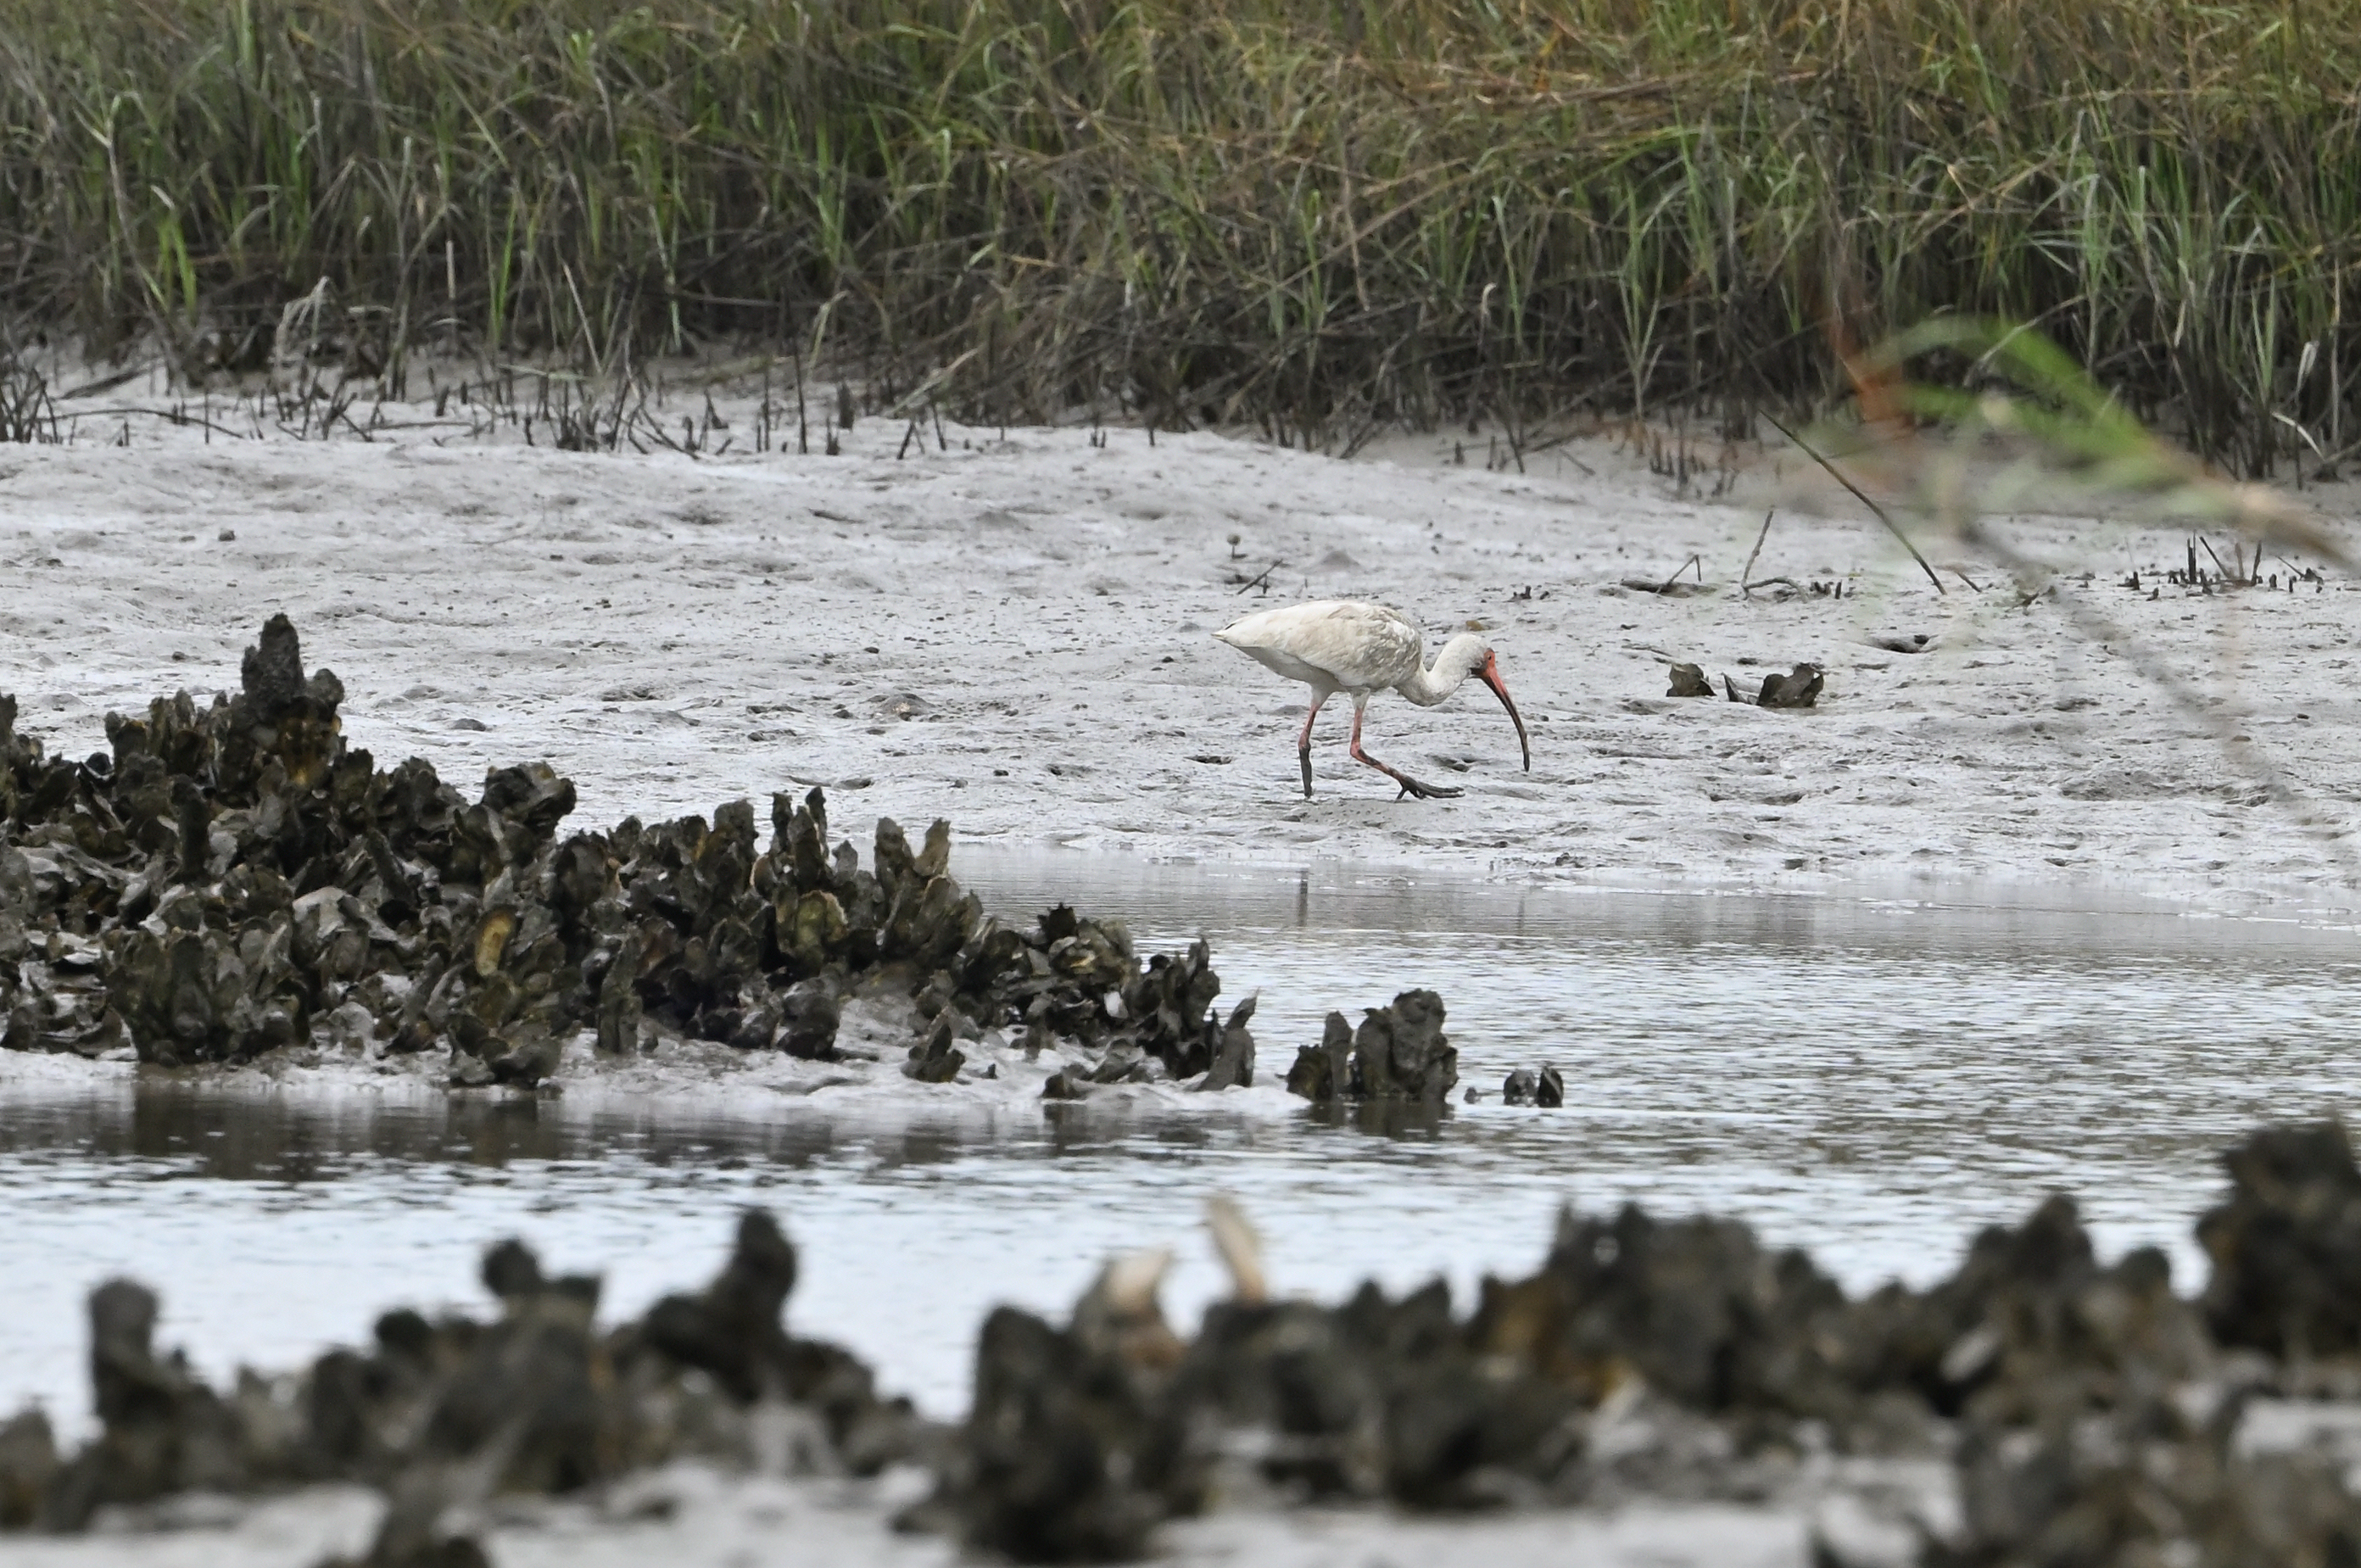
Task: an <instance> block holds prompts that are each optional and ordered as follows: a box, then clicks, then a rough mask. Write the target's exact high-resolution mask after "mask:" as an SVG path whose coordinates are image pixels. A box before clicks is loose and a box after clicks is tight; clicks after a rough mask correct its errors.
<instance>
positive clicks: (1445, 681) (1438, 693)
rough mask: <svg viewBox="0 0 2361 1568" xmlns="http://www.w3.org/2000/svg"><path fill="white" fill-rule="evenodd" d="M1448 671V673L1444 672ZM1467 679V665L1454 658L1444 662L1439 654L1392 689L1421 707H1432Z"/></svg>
mask: <svg viewBox="0 0 2361 1568" xmlns="http://www.w3.org/2000/svg"><path fill="white" fill-rule="evenodd" d="M1445 672H1448V673H1445ZM1466 679H1467V667H1466V665H1465V664H1462V663H1458V662H1457V661H1456V660H1454V661H1451V662H1450V663H1447V664H1446V663H1445V662H1444V658H1443V656H1442V655H1441V654H1437V655H1435V660H1434V663H1432V664H1430V665H1428V666H1427V667H1426V668H1425V669H1423V670H1421V671H1420V672H1419V673H1418V674H1414V675H1412V676H1411V678H1410V679H1408V680H1406V681H1404V682H1403V683H1402V684H1401V685H1398V686H1396V687H1395V688H1394V690H1396V691H1398V692H1400V693H1401V694H1402V696H1406V697H1408V698H1410V700H1411V701H1412V702H1414V703H1416V704H1418V705H1419V707H1433V706H1434V705H1435V704H1436V703H1439V702H1441V701H1442V700H1443V699H1444V698H1445V697H1447V696H1450V695H1451V694H1452V693H1453V692H1455V691H1457V690H1458V689H1459V687H1460V685H1462V684H1463V683H1464V682H1465V681H1466Z"/></svg>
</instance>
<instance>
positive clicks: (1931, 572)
mask: <svg viewBox="0 0 2361 1568" xmlns="http://www.w3.org/2000/svg"><path fill="white" fill-rule="evenodd" d="M1763 422H1764V423H1766V424H1768V425H1770V427H1771V428H1772V429H1773V430H1775V431H1777V432H1778V433H1780V434H1782V435H1784V436H1785V437H1786V438H1787V439H1788V440H1789V441H1791V442H1793V443H1795V445H1796V446H1797V447H1798V448H1800V449H1801V450H1802V452H1803V454H1804V455H1806V457H1809V458H1810V459H1811V460H1812V461H1813V462H1815V463H1817V464H1818V465H1819V466H1821V467H1822V468H1824V469H1826V470H1827V471H1828V477H1830V478H1832V479H1834V480H1835V481H1836V482H1837V483H1838V484H1839V485H1842V486H1843V487H1844V488H1846V489H1848V490H1850V491H1851V492H1852V493H1853V497H1854V499H1857V500H1859V501H1860V502H1861V505H1863V506H1865V507H1867V508H1868V509H1869V510H1871V511H1872V512H1874V513H1876V514H1877V521H1880V522H1882V523H1883V524H1885V531H1886V532H1888V533H1891V534H1892V535H1894V538H1896V539H1898V540H1900V541H1901V542H1902V548H1904V549H1905V550H1907V551H1909V552H1910V558H1911V559H1912V560H1913V561H1916V562H1917V563H1918V569H1919V570H1920V571H1922V572H1924V573H1926V574H1927V581H1928V582H1930V583H1932V584H1934V585H1935V591H1936V592H1937V593H1938V594H1939V593H1944V592H1946V591H1947V590H1946V589H1945V588H1944V587H1943V579H1942V578H1940V577H1938V576H1936V575H1935V568H1934V567H1933V566H1932V565H1928V563H1927V557H1926V556H1924V555H1922V554H1919V553H1918V546H1917V545H1916V544H1914V543H1911V541H1910V536H1909V535H1908V534H1906V533H1905V532H1902V527H1901V525H1900V524H1899V523H1897V522H1895V521H1894V519H1893V517H1892V516H1891V515H1889V514H1888V513H1887V511H1886V510H1885V509H1884V508H1883V507H1882V506H1879V505H1878V504H1877V503H1876V502H1875V501H1873V500H1872V499H1869V492H1868V491H1866V490H1864V489H1862V488H1861V487H1860V486H1859V485H1856V484H1854V483H1853V482H1852V481H1851V480H1850V478H1848V477H1845V473H1844V470H1842V469H1840V468H1839V467H1838V466H1836V465H1835V464H1834V463H1831V462H1829V461H1828V459H1827V458H1826V457H1823V456H1821V455H1820V454H1819V451H1818V449H1817V448H1816V447H1814V446H1813V445H1812V444H1811V443H1810V442H1808V441H1806V440H1805V439H1804V438H1803V437H1802V436H1800V435H1797V434H1796V433H1795V432H1794V431H1792V430H1789V429H1788V428H1787V427H1786V426H1785V425H1784V424H1782V423H1780V422H1779V421H1778V420H1777V419H1775V418H1773V416H1772V415H1770V414H1769V413H1765V414H1763ZM1770 526H1771V520H1770V519H1769V518H1767V517H1766V518H1764V519H1763V527H1764V528H1766V529H1768V528H1769V527H1770ZM1969 586H1970V587H1974V585H1973V584H1970V585H1969Z"/></svg>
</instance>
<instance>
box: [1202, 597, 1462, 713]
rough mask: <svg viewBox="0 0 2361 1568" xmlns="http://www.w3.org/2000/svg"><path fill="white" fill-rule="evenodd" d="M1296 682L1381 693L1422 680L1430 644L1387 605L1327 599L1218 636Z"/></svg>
mask: <svg viewBox="0 0 2361 1568" xmlns="http://www.w3.org/2000/svg"><path fill="white" fill-rule="evenodd" d="M1214 635H1215V636H1217V637H1219V638H1220V639H1221V640H1222V641H1224V642H1227V643H1228V644H1230V646H1232V647H1234V648H1236V649H1238V650H1240V651H1241V652H1246V653H1250V654H1252V655H1254V657H1255V658H1257V659H1258V660H1260V661H1261V662H1262V663H1266V664H1268V665H1269V666H1270V667H1271V668H1273V669H1275V670H1278V671H1279V673H1280V674H1284V675H1288V676H1290V678H1292V679H1295V680H1303V681H1309V680H1313V679H1314V678H1315V675H1321V676H1325V677H1326V680H1327V683H1328V684H1330V685H1334V686H1336V687H1339V688H1341V689H1344V690H1346V691H1378V690H1380V689H1382V688H1384V687H1387V686H1394V685H1400V684H1401V683H1402V682H1404V681H1406V680H1408V679H1410V678H1411V676H1412V675H1414V674H1417V673H1418V671H1419V668H1420V663H1421V658H1422V654H1423V652H1424V651H1425V650H1424V642H1425V640H1424V639H1423V638H1422V637H1421V636H1420V634H1419V630H1418V628H1417V627H1415V626H1413V625H1411V623H1410V622H1409V621H1407V620H1403V619H1402V617H1401V616H1400V615H1398V614H1396V613H1395V612H1394V611H1392V610H1390V609H1387V608H1386V607H1385V606H1383V605H1378V604H1364V603H1362V602H1360V601H1359V600H1357V599H1321V600H1318V601H1315V602H1313V603H1312V604H1297V605H1289V606H1287V607H1286V608H1284V609H1266V610H1263V611H1260V612H1259V613H1257V614H1255V615H1250V616H1247V617H1246V619H1245V620H1241V621H1238V622H1237V623H1236V624H1235V625H1233V626H1226V627H1224V628H1223V629H1222V630H1220V631H1218V632H1216V633H1214Z"/></svg>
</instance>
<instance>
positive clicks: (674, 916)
mask: <svg viewBox="0 0 2361 1568" xmlns="http://www.w3.org/2000/svg"><path fill="white" fill-rule="evenodd" d="M343 696H344V688H343V685H341V683H339V682H338V681H337V679H336V677H335V674H332V673H330V672H329V671H326V670H320V671H316V672H314V673H312V674H309V675H307V674H305V673H304V670H303V667H302V657H301V653H300V650H299V647H298V643H297V639H296V633H295V629H294V628H293V626H291V624H290V623H289V622H288V620H287V618H286V617H284V616H275V617H273V618H272V619H271V620H270V621H269V624H268V625H267V626H265V628H264V629H263V632H262V638H261V641H260V643H259V644H258V646H256V647H254V648H249V649H248V650H247V655H246V662H245V668H244V671H243V679H242V689H241V690H240V691H239V692H238V693H237V694H236V695H235V696H227V695H225V696H217V697H216V698H215V699H214V701H213V703H212V704H211V706H209V707H200V706H199V705H198V704H197V703H196V702H195V701H194V700H192V698H191V696H189V694H188V693H186V692H182V693H181V694H179V695H178V696H172V697H169V698H159V699H158V700H157V701H155V702H153V703H151V704H150V705H149V707H148V714H147V717H146V718H126V717H123V716H121V715H115V714H110V715H109V716H108V718H107V738H108V740H109V741H110V742H111V748H112V749H111V752H100V753H97V754H94V755H93V756H92V757H90V758H89V759H88V760H86V761H84V762H73V761H70V760H67V759H63V758H56V757H49V756H45V755H44V753H43V751H42V748H41V746H40V744H39V742H38V740H33V739H32V738H30V737H28V736H25V735H21V734H19V733H18V732H17V730H16V699H15V698H13V697H10V696H0V1045H5V1047H9V1048H12V1049H16V1050H42V1051H70V1052H74V1053H78V1054H81V1055H83V1056H89V1057H96V1056H100V1055H103V1054H104V1053H106V1052H109V1051H115V1050H120V1049H122V1048H123V1047H131V1048H132V1049H133V1050H135V1051H136V1052H137V1057H138V1058H139V1059H140V1060H141V1061H143V1062H149V1063H155V1064H159V1065H163V1066H187V1065H192V1064H198V1063H235V1062H239V1061H245V1060H249V1059H252V1058H255V1057H258V1056H259V1055H262V1054H263V1053H266V1052H269V1051H272V1050H277V1049H281V1048H285V1047H315V1046H316V1047H323V1048H329V1047H344V1048H346V1049H347V1050H350V1051H356V1052H368V1053H369V1054H373V1055H396V1056H412V1057H422V1058H425V1059H428V1060H436V1061H443V1060H447V1062H448V1066H449V1077H450V1080H451V1081H452V1082H453V1083H454V1084H456V1085H459V1086H463V1087H464V1086H480V1085H489V1084H494V1083H500V1084H511V1085H516V1086H520V1087H526V1088H530V1087H532V1086H533V1085H535V1084H537V1083H539V1082H540V1081H541V1080H544V1079H545V1078H547V1077H548V1076H549V1075H550V1074H551V1073H552V1072H554V1071H555V1069H556V1068H557V1066H558V1064H559V1061H560V1059H561V1057H562V1055H563V1053H564V1050H565V1047H566V1044H567V1043H568V1042H569V1041H570V1040H573V1039H575V1038H577V1036H588V1037H589V1038H592V1039H594V1040H595V1043H596V1048H597V1049H598V1051H600V1052H602V1053H608V1054H616V1055H620V1054H624V1053H631V1052H635V1051H638V1050H639V1049H641V1048H642V1047H643V1046H644V1045H648V1044H651V1043H653V1041H655V1040H657V1039H658V1038H660V1037H662V1036H665V1035H667V1034H669V1035H671V1036H676V1037H685V1038H689V1039H702V1040H712V1041H720V1042H726V1043H728V1044H730V1045H733V1046H737V1047H742V1048H745V1049H748V1050H779V1051H784V1052H786V1053H788V1054H790V1055H793V1056H796V1057H800V1058H811V1059H818V1060H830V1059H835V1058H837V1056H838V1054H839V1052H838V1046H837V1033H838V1025H839V1021H840V1014H841V1008H842V1006H843V1004H844V1002H845V1000H846V999H847V997H848V996H850V995H853V994H855V993H859V994H873V993H891V994H895V995H899V996H906V997H908V998H910V999H911V1000H912V1001H913V1002H914V1003H915V1004H916V1008H917V1021H918V1035H917V1039H916V1040H915V1041H914V1042H913V1043H912V1046H911V1049H910V1052H909V1059H908V1061H907V1062H906V1065H905V1067H904V1070H905V1071H906V1073H908V1074H909V1076H911V1077H913V1078H916V1079H920V1080H928V1081H937V1082H939V1081H947V1080H951V1079H953V1078H955V1077H956V1076H957V1075H958V1073H959V1071H960V1069H961V1066H962V1065H963V1064H964V1060H965V1058H964V1056H963V1054H962V1053H961V1050H960V1049H959V1045H960V1042H961V1041H962V1040H972V1039H975V1038H978V1037H980V1036H982V1034H983V1030H984V1028H985V1027H987V1026H991V1027H1005V1028H1008V1029H1010V1030H1014V1031H1016V1032H1018V1034H1019V1036H1020V1037H1021V1040H1022V1042H1023V1044H1024V1045H1025V1046H1026V1047H1027V1048H1028V1050H1030V1049H1032V1048H1035V1047H1043V1046H1047V1045H1049V1044H1051V1043H1053V1042H1056V1043H1061V1044H1064V1045H1067V1046H1070V1047H1077V1048H1079V1049H1080V1050H1081V1051H1082V1052H1084V1053H1087V1056H1088V1059H1089V1060H1090V1062H1091V1064H1092V1066H1091V1069H1090V1070H1089V1071H1088V1072H1087V1073H1082V1074H1078V1075H1076V1076H1078V1077H1079V1078H1081V1079H1082V1080H1083V1081H1085V1082H1115V1081H1121V1080H1131V1079H1139V1078H1147V1077H1162V1078H1171V1079H1186V1078H1191V1077H1195V1076H1197V1075H1200V1074H1205V1075H1208V1076H1207V1078H1206V1080H1205V1082H1204V1087H1207V1088H1221V1087H1225V1086H1227V1085H1229V1084H1233V1083H1238V1084H1251V1083H1252V1082H1253V1078H1254V1056H1253V1052H1254V1045H1253V1038H1252V1036H1251V1035H1250V1034H1248V1033H1247V1031H1246V1027H1245V1025H1246V1017H1247V1016H1248V1015H1249V1014H1251V1012H1252V1003H1251V1000H1249V1002H1248V1003H1246V1004H1245V1005H1243V1006H1241V1007H1240V1008H1238V1009H1236V1010H1235V1011H1234V1012H1233V1014H1231V1016H1230V1017H1229V1019H1228V1020H1227V1021H1226V1022H1224V1021H1223V1020H1222V1019H1220V1018H1219V1017H1217V1016H1216V1015H1215V1014H1213V1011H1212V1004H1213V998H1214V996H1215V995H1217V994H1218V993H1219V992H1220V990H1221V981H1220V979H1219V977H1218V976H1217V975H1215V974H1214V973H1213V970H1212V968H1211V967H1210V962H1209V957H1208V954H1207V952H1206V949H1205V946H1204V944H1203V943H1202V942H1199V943H1197V944H1195V945H1193V946H1192V947H1191V949H1190V950H1189V951H1188V952H1187V953H1185V954H1182V955H1180V956H1178V957H1172V956H1165V955H1159V956H1157V957H1155V958H1153V959H1149V960H1148V962H1147V963H1146V964H1144V965H1143V964H1142V963H1141V962H1140V960H1139V959H1137V957H1136V956H1135V955H1134V953H1133V951H1132V947H1131V941H1130V938H1129V936H1128V935H1127V934H1126V931H1125V929H1124V927H1122V925H1121V924H1120V923H1118V922H1114V921H1094V920H1090V919H1085V918H1082V917H1080V916H1076V915H1075V914H1074V913H1073V912H1072V911H1071V910H1070V909H1064V908H1060V909H1057V910H1054V911H1052V912H1050V913H1049V915H1047V916H1043V917H1042V918H1041V919H1040V920H1039V921H1038V923H1037V924H1036V925H1035V927H1033V928H1032V929H1017V928H1013V927H1006V926H1003V925H1001V924H999V923H998V922H996V921H994V920H991V919H988V918H986V917H985V916H983V912H982V910H981V908H980V907H979V905H978V904H977V901H976V899H975V898H974V896H973V895H972V894H966V893H963V892H962V891H961V888H960V886H959V884H958V883H956V882H955V881H953V880H952V878H951V877H950V873H949V869H948V868H949V862H950V826H949V824H947V823H943V822H937V823H935V824H934V826H933V827H932V828H929V829H928V832H927V835H926V838H925V841H924V843H923V844H922V845H921V846H920V847H919V848H917V849H916V850H914V849H913V848H912V847H911V845H910V842H909V840H908V839H907V837H906V835H905V834H904V832H903V830H902V829H901V828H900V827H899V826H897V825H896V824H895V823H894V822H893V821H891V820H890V819H887V820H881V821H880V822H879V823H878V824H877V829H876V837H875V848H874V853H873V858H872V860H871V862H870V865H869V867H868V868H867V869H863V868H862V865H861V864H860V856H859V854H858V852H857V851H856V850H854V849H853V847H852V845H851V843H850V842H849V841H847V842H840V843H838V844H836V845H835V846H834V847H833V848H831V847H830V845H829V823H828V813H827V806H826V802H825V801H824V799H823V798H822V795H821V794H820V792H819V791H818V790H817V789H814V790H812V791H811V792H810V793H809V794H808V795H806V796H805V797H804V799H803V800H802V801H800V802H797V801H795V800H793V799H791V798H790V797H789V796H788V795H785V794H780V795H774V796H773V797H772V802H771V828H772V835H771V841H770V844H769V846H768V848H767V849H765V848H763V846H762V845H761V844H760V843H759V841H758V837H757V829H756V825H755V818H754V810H753V807H752V806H751V805H749V804H748V803H747V802H744V801H733V802H731V803H730V804H728V805H725V806H721V807H720V808H719V809H718V810H717V811H715V813H714V814H713V817H712V820H711V821H710V822H708V821H707V820H706V819H705V818H703V817H693V816H692V817H683V818H681V819H680V820H678V821H675V822H664V823H657V824H654V825H645V824H642V823H641V822H640V821H639V820H637V819H636V818H633V819H630V820H626V821H625V822H623V823H622V824H620V826H618V827H616V828H613V829H612V830H611V831H609V832H605V833H575V834H571V835H569V836H567V837H565V838H563V839H561V838H559V837H558V827H559V824H560V823H561V822H562V821H563V820H564V819H565V817H566V816H567V814H568V813H569V812H571V811H572V810H573V807H574V800H575V795H574V786H573V785H572V784H570V783H568V782H567V781H566V780H565V779H563V778H560V777H558V776H557V775H556V774H555V773H553V772H552V771H551V770H550V769H549V768H548V767H547V766H546V765H544V764H540V763H534V764H529V765H523V766H515V767H504V768H496V769H493V770H492V771H491V772H490V773H488V774H487V775H486V777H485V780H484V789H483V794H482V796H481V798H480V799H479V800H478V801H476V802H475V803H473V804H470V803H469V802H468V801H467V800H466V799H465V798H464V797H463V796H462V795H460V794H459V793H458V791H456V789H454V788H452V787H451V786H450V785H449V784H445V782H443V781H442V780H441V779H440V778H438V777H437V776H436V775H435V773H434V768H433V767H432V766H431V765H430V764H429V763H427V762H424V761H423V760H420V759H416V758H412V760H410V761H408V762H403V763H401V765H400V766H398V767H394V768H391V769H385V770H381V769H379V767H378V766H377V764H376V762H375V760H374V759H373V758H372V757H371V756H370V755H369V753H368V751H362V750H358V749H347V748H346V745H345V741H344V738H343V735H342V733H341V730H340V726H339V723H338V719H337V707H338V704H339V703H340V702H341V701H342V700H343ZM428 1053H434V1055H432V1056H429V1055H428ZM1060 1091H1061V1092H1068V1091H1070V1092H1075V1093H1079V1092H1081V1088H1080V1086H1079V1085H1072V1084H1068V1085H1061V1090H1060Z"/></svg>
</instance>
